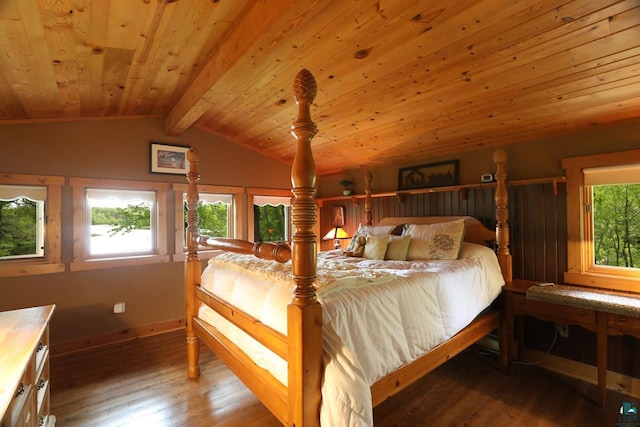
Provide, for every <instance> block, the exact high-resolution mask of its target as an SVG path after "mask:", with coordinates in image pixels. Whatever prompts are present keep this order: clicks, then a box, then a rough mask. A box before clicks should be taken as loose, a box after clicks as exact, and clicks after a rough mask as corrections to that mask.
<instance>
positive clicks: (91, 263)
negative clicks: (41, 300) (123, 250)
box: [70, 255, 170, 271]
mask: <svg viewBox="0 0 640 427" xmlns="http://www.w3.org/2000/svg"><path fill="white" fill-rule="evenodd" d="M165 262H170V257H169V255H144V256H137V257H127V258H105V259H92V260H86V261H74V262H72V263H71V265H70V268H71V271H85V270H95V269H98V268H117V267H130V266H135V265H145V264H161V263H165Z"/></svg>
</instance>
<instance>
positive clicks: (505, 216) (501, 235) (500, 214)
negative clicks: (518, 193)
mask: <svg viewBox="0 0 640 427" xmlns="http://www.w3.org/2000/svg"><path fill="white" fill-rule="evenodd" d="M493 161H494V162H495V163H496V166H497V170H496V175H495V176H496V181H497V182H498V184H497V187H496V195H495V200H496V220H497V224H496V240H497V241H498V262H499V263H500V268H501V270H502V275H503V276H504V280H505V281H507V282H510V281H511V279H512V278H513V272H512V271H513V267H512V264H511V253H510V252H509V209H508V207H507V206H508V203H507V202H508V201H509V194H508V193H507V186H506V184H505V181H506V180H507V173H506V172H505V170H504V164H505V162H506V161H507V153H506V152H505V151H504V150H497V151H496V152H495V153H494V154H493Z"/></svg>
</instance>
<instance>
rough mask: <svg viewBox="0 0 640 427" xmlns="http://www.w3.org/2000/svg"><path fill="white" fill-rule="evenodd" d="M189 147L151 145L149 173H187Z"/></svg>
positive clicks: (153, 143)
mask: <svg viewBox="0 0 640 427" xmlns="http://www.w3.org/2000/svg"><path fill="white" fill-rule="evenodd" d="M187 151H189V147H183V146H180V145H166V144H158V143H155V142H152V143H151V172H154V173H174V174H181V175H185V174H186V173H187V172H188V171H189V160H188V159H187Z"/></svg>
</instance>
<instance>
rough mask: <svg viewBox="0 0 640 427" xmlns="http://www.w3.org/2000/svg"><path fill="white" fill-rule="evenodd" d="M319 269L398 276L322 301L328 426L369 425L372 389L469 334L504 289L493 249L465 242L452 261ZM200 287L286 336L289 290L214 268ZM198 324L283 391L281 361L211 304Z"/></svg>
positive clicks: (334, 258) (338, 259)
mask: <svg viewBox="0 0 640 427" xmlns="http://www.w3.org/2000/svg"><path fill="white" fill-rule="evenodd" d="M318 263H319V265H321V264H322V263H330V264H331V265H336V263H338V264H339V263H346V264H353V265H356V266H362V267H364V268H366V269H370V268H376V269H381V271H384V272H388V273H389V274H390V275H392V276H393V280H392V281H389V280H386V281H382V282H383V283H378V282H376V281H373V282H372V283H371V284H369V285H368V286H353V287H346V288H344V287H336V288H335V290H333V291H331V290H330V291H328V292H325V293H323V294H322V296H321V297H319V300H320V302H321V303H322V307H323V360H324V364H325V372H324V378H323V385H322V407H321V423H322V425H323V426H336V425H341V426H349V427H360V426H372V425H373V409H372V407H371V394H370V386H371V385H372V384H373V383H375V382H376V381H377V380H379V379H380V378H382V377H384V376H385V375H387V374H389V373H391V372H393V371H395V370H396V369H398V368H399V367H401V366H403V365H406V364H409V363H411V362H412V361H413V360H415V359H416V358H418V357H419V356H421V355H423V354H424V353H426V352H428V351H429V350H430V349H432V348H434V347H435V346H437V345H439V344H441V343H442V342H444V341H446V340H448V339H449V338H451V337H452V336H453V335H455V334H456V333H457V332H459V331H460V330H461V329H463V328H464V327H465V326H466V325H468V324H469V323H470V322H471V321H472V320H473V319H474V318H475V317H476V316H477V315H478V314H479V313H480V312H482V310H484V309H485V308H487V307H488V306H489V305H490V304H491V302H492V301H493V300H494V299H495V298H496V297H497V296H498V295H499V294H500V291H501V287H502V285H503V284H504V279H503V277H502V274H501V272H500V266H499V264H498V261H497V258H496V256H495V254H494V253H493V251H491V250H490V249H489V248H486V247H484V246H480V245H475V244H471V243H464V244H463V246H462V249H461V252H460V256H459V259H458V260H451V261H376V260H368V259H362V258H352V257H343V256H341V255H340V252H339V251H328V252H323V253H320V254H319V255H318ZM346 264H345V265H346ZM319 271H320V268H319ZM202 286H203V287H204V288H205V289H207V290H209V291H210V292H212V293H214V294H215V295H218V296H219V297H221V298H223V299H225V300H227V301H229V302H231V303H232V304H233V305H235V306H237V307H238V308H240V309H242V310H244V311H246V312H247V313H248V314H251V315H252V316H254V317H256V318H259V319H261V321H262V322H263V323H265V324H266V325H268V326H271V327H272V328H274V329H276V330H278V331H280V332H282V333H283V334H286V333H287V331H286V329H287V319H286V306H287V305H288V304H289V302H290V300H291V291H290V289H289V288H288V287H287V286H282V284H278V283H275V282H273V281H269V280H265V279H262V278H260V277H257V276H256V275H254V274H251V273H249V274H244V273H242V272H240V271H238V270H235V269H227V268H220V267H216V268H212V266H208V267H207V268H206V269H205V271H204V272H203V276H202ZM199 317H200V318H201V319H202V320H204V321H206V322H208V323H210V324H212V325H213V326H215V327H216V328H218V329H219V330H220V331H221V332H223V333H224V334H225V335H226V336H228V337H229V338H231V339H232V340H233V341H234V342H236V344H237V345H238V346H239V347H240V348H241V349H243V351H245V352H246V353H247V354H248V355H249V356H250V357H251V358H252V359H253V360H254V361H255V362H256V363H257V364H258V365H259V366H261V367H263V368H265V369H267V370H269V371H270V372H271V373H272V374H273V375H274V376H275V377H276V378H278V380H280V381H281V382H282V383H284V384H286V382H287V365H286V362H285V361H284V360H282V359H281V358H280V357H278V356H277V355H275V354H273V353H272V352H270V351H269V350H267V349H265V348H264V347H262V346H261V345H260V344H259V343H258V342H257V341H255V340H254V339H253V338H251V337H249V336H248V335H246V334H245V333H244V332H242V331H240V330H239V329H237V328H236V327H235V326H233V325H231V324H230V323H229V322H227V321H226V320H225V319H223V318H222V317H221V316H219V315H218V314H217V313H215V312H213V311H212V310H210V309H209V308H207V307H206V306H202V307H201V308H200V311H199Z"/></svg>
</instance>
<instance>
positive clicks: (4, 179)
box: [0, 174, 65, 278]
mask: <svg viewBox="0 0 640 427" xmlns="http://www.w3.org/2000/svg"><path fill="white" fill-rule="evenodd" d="M64 183H65V178H64V177H61V176H45V175H22V174H0V184H2V185H27V186H28V185H32V186H38V187H43V186H44V187H46V188H47V200H46V202H45V207H44V209H45V226H44V233H45V240H44V245H45V248H44V257H37V258H23V259H6V260H2V261H0V266H1V267H2V268H0V278H4V277H19V276H32V275H38V274H50V273H61V272H64V271H65V265H64V264H63V263H62V249H61V242H62V187H63V185H64Z"/></svg>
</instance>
